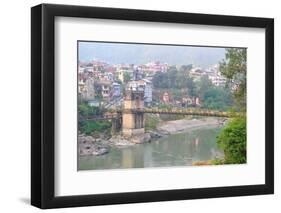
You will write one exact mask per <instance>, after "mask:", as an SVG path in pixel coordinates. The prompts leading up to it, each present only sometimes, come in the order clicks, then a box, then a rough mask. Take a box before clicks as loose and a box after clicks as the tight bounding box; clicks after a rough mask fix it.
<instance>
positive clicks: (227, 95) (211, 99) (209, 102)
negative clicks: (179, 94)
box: [202, 87, 233, 111]
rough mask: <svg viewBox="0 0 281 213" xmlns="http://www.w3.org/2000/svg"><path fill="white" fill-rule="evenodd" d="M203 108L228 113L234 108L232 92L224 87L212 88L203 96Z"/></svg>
mask: <svg viewBox="0 0 281 213" xmlns="http://www.w3.org/2000/svg"><path fill="white" fill-rule="evenodd" d="M203 100H204V101H203V106H202V107H203V108H207V109H214V110H221V111H227V110H229V108H230V107H231V106H232V102H233V101H232V98H231V92H230V90H229V89H227V88H223V87H211V88H209V89H208V90H207V91H206V92H205V93H204V95H203Z"/></svg>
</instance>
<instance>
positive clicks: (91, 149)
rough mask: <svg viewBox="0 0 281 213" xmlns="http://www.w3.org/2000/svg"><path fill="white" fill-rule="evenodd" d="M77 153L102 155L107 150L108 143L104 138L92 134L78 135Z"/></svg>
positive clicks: (81, 154)
mask: <svg viewBox="0 0 281 213" xmlns="http://www.w3.org/2000/svg"><path fill="white" fill-rule="evenodd" d="M78 148H79V155H80V156H85V155H104V154H106V153H108V152H109V149H110V147H109V145H108V144H107V142H106V141H105V140H102V139H100V138H98V139H96V138H94V137H92V136H85V135H79V136H78Z"/></svg>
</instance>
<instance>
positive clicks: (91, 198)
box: [31, 4, 274, 209]
mask: <svg viewBox="0 0 281 213" xmlns="http://www.w3.org/2000/svg"><path fill="white" fill-rule="evenodd" d="M58 16H63V17H80V18H100V19H112V20H131V21H145V22H162V23H182V24H199V25H215V26H237V27H250V28H263V29H265V34H266V41H265V44H266V48H265V62H266V64H265V76H266V78H265V85H266V88H265V89H266V97H265V98H266V101H265V102H266V106H265V109H266V112H265V114H266V118H265V122H266V124H265V126H266V128H265V132H266V135H265V161H266V162H265V184H262V185H246V186H225V187H213V188H198V189H177V190H162V191H144V192H129V193H111V194H93V195H78V196H77V195H73V196H60V197H56V196H55V195H54V190H55V170H54V167H55V165H54V164H55V161H54V158H55V156H54V153H55V152H54V151H55V144H54V143H55V142H54V141H55V134H54V133H55V107H54V106H55V99H54V97H55V85H54V82H55V81H54V78H55V74H54V72H55V71H54V65H55V64H54V60H55V52H54V51H55V46H54V45H55V44H54V23H55V17H58ZM272 193H274V20H273V19H270V18H256V17H241V16H224V15H208V14H194V13H179V12H164V11H148V10H131V9H113V8H102V7H86V6H67V5H53V4H41V5H38V6H35V7H32V8H31V204H32V205H34V206H37V207H39V208H43V209H46V208H60V207H76V206H91V205H106V204H122V203H140V202H155V201H169V200H183V199H198V198H218V197H229V196H246V195H260V194H272Z"/></svg>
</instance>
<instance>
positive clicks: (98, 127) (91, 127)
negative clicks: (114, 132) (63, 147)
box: [78, 102, 111, 135]
mask: <svg viewBox="0 0 281 213" xmlns="http://www.w3.org/2000/svg"><path fill="white" fill-rule="evenodd" d="M78 113H79V115H80V116H93V115H102V114H103V109H101V108H100V107H96V106H89V105H88V104H87V103H85V102H82V103H80V104H79V105H78ZM78 127H79V131H80V132H81V133H84V134H86V135H90V134H92V133H94V132H102V131H106V130H109V129H110V128H111V122H109V121H86V120H84V121H80V122H79V125H78Z"/></svg>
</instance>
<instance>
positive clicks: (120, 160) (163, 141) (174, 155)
mask: <svg viewBox="0 0 281 213" xmlns="http://www.w3.org/2000/svg"><path fill="white" fill-rule="evenodd" d="M219 131H220V128H212V129H200V130H194V131H191V132H186V133H179V134H175V135H169V136H168V137H163V138H160V139H158V140H156V141H153V142H151V143H145V144H137V145H134V146H130V147H122V148H116V147H112V148H111V150H110V152H109V153H108V154H106V155H102V156H83V157H80V158H79V162H78V169H79V170H92V169H124V168H145V167H167V166H190V165H192V161H205V160H210V159H214V158H215V157H221V156H222V152H221V151H220V150H219V149H218V148H217V145H216V136H217V135H218V133H219Z"/></svg>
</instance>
